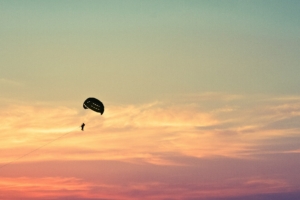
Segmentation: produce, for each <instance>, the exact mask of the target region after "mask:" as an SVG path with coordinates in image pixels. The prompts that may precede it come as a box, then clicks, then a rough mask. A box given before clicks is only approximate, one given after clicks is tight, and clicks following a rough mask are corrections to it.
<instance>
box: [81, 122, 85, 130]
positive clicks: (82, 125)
mask: <svg viewBox="0 0 300 200" xmlns="http://www.w3.org/2000/svg"><path fill="white" fill-rule="evenodd" d="M84 126H85V124H84V123H82V124H81V130H82V131H83V129H84Z"/></svg>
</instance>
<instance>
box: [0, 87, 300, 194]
mask: <svg viewBox="0 0 300 200" xmlns="http://www.w3.org/2000/svg"><path fill="white" fill-rule="evenodd" d="M181 98H187V99H188V100H187V101H182V102H180V101H168V100H166V101H160V102H153V103H149V104H142V105H109V106H107V107H106V111H105V113H104V115H99V114H98V113H94V112H92V111H90V110H84V111H82V110H80V108H77V107H76V108H75V107H61V106H58V107H55V106H53V105H46V104H39V105H28V104H27V105H26V104H14V105H8V106H7V107H5V108H3V109H2V111H1V113H0V120H1V122H2V126H1V127H0V137H1V141H0V150H1V159H0V162H1V163H3V164H5V163H7V162H9V161H14V160H15V159H16V158H18V157H20V156H22V155H24V154H26V153H28V152H31V151H33V150H35V149H37V148H40V147H41V146H43V145H45V144H49V145H46V146H45V147H43V148H41V149H39V150H38V151H36V152H34V153H32V154H29V155H28V156H25V157H24V158H22V159H19V160H17V161H16V162H13V163H12V164H11V165H10V166H9V165H8V166H6V169H5V170H6V174H11V173H12V172H13V171H16V169H18V171H19V172H22V171H23V170H25V169H27V168H29V167H25V166H34V165H38V164H39V163H48V162H52V164H47V167H45V166H43V167H42V169H44V170H45V171H44V172H43V170H37V171H35V172H34V173H39V174H40V175H39V177H40V179H38V180H35V179H32V180H30V179H31V177H30V176H32V173H33V172H30V173H29V172H28V171H26V170H25V171H26V172H25V171H24V173H25V174H28V173H29V174H28V178H25V179H24V182H29V183H30V184H33V182H39V181H41V182H42V183H43V181H46V182H47V184H48V182H49V185H52V184H54V185H58V186H59V185H60V183H61V182H63V181H64V180H66V179H67V178H66V179H65V177H70V172H69V171H68V170H66V169H65V167H64V165H67V163H68V162H80V163H78V164H76V165H72V170H74V174H72V175H71V177H75V178H74V179H71V183H72V184H73V183H74V184H75V185H76V184H78V188H82V190H80V191H79V189H78V190H77V189H74V190H76V191H77V192H76V193H74V194H75V196H76V197H77V198H78V199H80V198H81V199H84V198H86V199H89V198H90V199H92V198H96V199H141V198H142V197H145V198H143V199H147V198H148V199H166V198H171V199H176V198H177V199H193V198H194V199H195V198H196V199H201V198H202V197H203V199H208V198H221V197H222V196H226V197H230V196H231V197H234V196H236V197H237V196H245V195H255V194H265V193H276V192H288V191H289V190H292V191H297V189H296V188H297V187H298V186H299V184H297V181H296V179H297V176H291V175H290V174H289V173H292V172H294V171H297V167H296V166H298V164H299V163H298V164H297V162H296V161H297V159H296V160H295V156H297V155H298V153H299V148H300V145H299V142H297V141H299V138H300V136H299V131H300V127H299V119H300V118H299V117H300V101H299V99H300V98H299V99H298V98H296V97H293V98H289V97H286V98H284V97H268V96H251V97H246V96H238V95H237V96H236V95H228V96H226V94H219V95H218V94H215V93H213V94H206V95H204V97H203V96H201V95H200V96H197V97H194V96H193V97H192V98H190V96H188V97H181ZM82 122H85V123H86V129H85V131H81V130H80V127H79V126H80V124H81V123H82ZM64 135H65V137H61V136H64ZM60 137H61V138H60ZM57 138H60V139H59V140H57ZM51 141H55V142H53V143H51ZM91 162H96V163H97V164H96V166H98V168H94V169H90V165H89V163H91ZM99 162H100V163H99ZM270 162H271V163H272V165H270V164H269V163H270ZM283 163H290V164H289V166H288V168H289V170H288V171H285V170H284V169H285V168H286V167H287V165H285V164H283ZM93 165H94V164H93ZM102 165H104V166H105V167H104V166H102ZM21 166H23V168H22V169H21V170H20V168H19V167H21ZM55 166H60V167H61V169H58V168H56V172H57V173H58V174H59V175H57V176H59V177H60V178H59V179H57V180H56V179H55V178H54V179H55V181H58V182H57V183H53V182H51V181H54V180H53V179H51V178H49V179H48V178H45V177H48V176H49V175H47V173H50V171H51V170H50V171H49V170H46V169H48V168H49V169H50V168H53V167H55ZM67 166H71V165H67ZM116 166H120V167H116ZM274 166H277V167H276V168H274ZM99 170H100V172H99ZM46 171H48V172H46ZM266 171H267V172H266ZM8 172H9V173H8ZM162 172H164V173H162ZM91 173H93V174H98V176H99V177H97V178H96V177H95V178H96V179H97V180H94V179H91V178H88V177H90V175H88V174H91ZM210 173H212V174H215V175H211V176H209V175H208V174H210ZM30 174H31V175H30ZM66 174H69V176H67V175H66ZM145 174H148V175H145ZM239 174H240V175H239ZM278 174H281V175H280V176H279V175H278ZM29 175H30V176H29ZM106 175H109V177H110V179H104V177H105V176H106ZM240 176H241V177H240ZM51 177H52V176H51ZM100 177H102V178H100ZM120 177H126V178H124V179H122V178H120ZM19 178H20V177H19ZM299 178H300V177H299ZM79 179H80V180H79ZM202 179H203V181H202ZM5 180H6V183H2V184H4V185H7V184H8V185H9V184H10V181H12V179H10V178H9V177H7V179H5ZM22 180H23V179H22V178H20V180H19V182H22ZM68 180H69V179H68ZM81 180H83V181H81ZM100 180H102V181H100ZM112 180H114V181H112ZM116 180H118V181H119V183H117V181H116ZM197 180H201V181H197ZM204 180H206V181H204ZM204 182H206V183H204ZM175 183H176V184H175ZM72 184H70V188H72V187H73V188H76V187H77V186H76V187H75V186H73V185H72ZM81 184H82V185H81ZM124 184H125V185H126V187H125V186H124ZM16 185H17V184H16ZM40 185H43V184H40ZM62 185H63V184H62ZM99 185H100V186H99ZM16 187H17V189H16V190H22V188H23V189H24V188H27V185H26V184H25V185H19V186H18V185H17V186H16ZM28 187H29V188H32V194H30V193H29V192H28V193H26V194H28V195H29V196H30V195H32V197H35V195H42V193H43V192H45V191H47V192H46V193H49V195H50V193H51V194H60V192H61V190H64V189H61V188H60V189H58V190H59V192H58V193H57V192H53V191H54V190H53V191H52V192H51V191H49V190H47V189H41V188H38V187H36V186H32V185H31V186H28ZM4 188H7V187H6V186H5V187H4ZM45 188H46V186H45ZM49 188H51V187H49ZM62 188H63V186H62ZM103 188H105V191H107V192H104V189H103ZM4 190H6V189H4ZM13 190H14V189H13ZM66 190H68V189H66ZM71 190H72V189H70V191H71ZM9 191H10V190H8V191H7V192H9ZM26 191H30V189H26ZM35 191H43V192H37V193H38V194H35ZM55 191H56V190H55ZM95 191H97V192H95ZM114 191H118V192H114ZM7 192H6V193H7ZM33 193H34V194H33ZM99 193H101V194H103V195H102V196H101V195H97V194H99ZM7 194H8V193H7ZM29 196H28V198H29ZM200 197H201V198H200Z"/></svg>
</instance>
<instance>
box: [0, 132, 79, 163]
mask: <svg viewBox="0 0 300 200" xmlns="http://www.w3.org/2000/svg"><path fill="white" fill-rule="evenodd" d="M76 129H77V128H76ZM73 130H75V129H73ZM73 130H72V131H73ZM72 131H70V132H67V133H65V134H63V135H60V136H59V137H57V138H55V139H53V140H51V141H49V142H48V143H46V144H43V145H42V146H40V147H38V148H36V149H33V150H32V151H30V152H28V153H26V154H23V155H22V156H20V157H17V158H16V159H14V160H12V161H10V162H7V163H4V164H3V165H1V166H0V169H2V168H3V167H5V166H7V165H10V164H12V163H14V162H16V161H18V160H20V159H21V158H24V157H25V156H28V155H29V154H32V153H33V152H35V151H37V150H39V149H41V148H43V147H45V146H47V145H49V144H51V143H52V142H54V141H56V140H59V139H60V138H62V137H64V136H66V135H68V134H69V133H71V132H72Z"/></svg>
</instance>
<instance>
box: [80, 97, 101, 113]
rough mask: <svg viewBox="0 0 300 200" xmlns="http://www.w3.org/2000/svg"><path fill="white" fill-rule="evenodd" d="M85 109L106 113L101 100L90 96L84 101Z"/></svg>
mask: <svg viewBox="0 0 300 200" xmlns="http://www.w3.org/2000/svg"><path fill="white" fill-rule="evenodd" d="M83 108H84V109H88V108H89V109H91V110H93V111H95V112H98V113H100V114H101V115H102V114H103V113H104V105H103V103H102V102H101V101H99V100H98V99H96V98H93V97H90V98H87V99H86V100H85V101H84V103H83Z"/></svg>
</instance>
